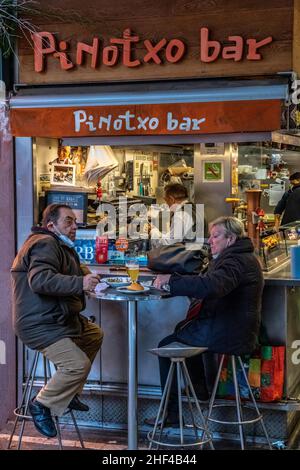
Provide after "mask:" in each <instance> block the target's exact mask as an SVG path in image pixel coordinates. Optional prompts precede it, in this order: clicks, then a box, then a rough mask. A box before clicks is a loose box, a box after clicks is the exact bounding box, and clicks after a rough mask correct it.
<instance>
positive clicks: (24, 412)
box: [7, 351, 84, 450]
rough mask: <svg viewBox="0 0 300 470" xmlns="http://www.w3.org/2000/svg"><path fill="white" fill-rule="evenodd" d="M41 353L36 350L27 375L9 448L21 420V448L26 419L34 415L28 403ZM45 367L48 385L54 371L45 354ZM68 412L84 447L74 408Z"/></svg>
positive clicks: (18, 447)
mask: <svg viewBox="0 0 300 470" xmlns="http://www.w3.org/2000/svg"><path fill="white" fill-rule="evenodd" d="M40 354H41V353H40V352H39V351H36V352H35V354H34V358H33V361H32V364H31V367H30V371H29V374H28V377H27V380H26V384H25V387H24V391H23V395H22V401H21V405H20V406H19V407H17V408H16V409H15V410H14V414H15V416H16V419H15V422H14V426H13V429H12V432H11V434H10V438H9V441H8V445H7V449H10V448H11V444H12V440H13V437H14V435H15V432H16V428H17V424H18V423H19V422H21V427H20V432H19V439H18V445H17V449H18V450H20V449H21V444H22V438H23V434H24V429H25V424H26V421H30V420H31V421H32V417H31V416H30V414H29V412H28V404H29V401H30V398H31V394H32V389H33V385H34V380H35V376H36V370H37V365H38V360H39V356H40ZM43 369H44V384H45V385H46V384H47V381H48V378H51V377H52V373H51V366H50V361H49V360H48V359H47V358H46V357H44V356H43ZM67 413H70V415H71V418H72V421H73V424H74V427H75V430H76V433H77V435H78V439H79V442H80V445H81V447H82V448H83V449H84V442H83V439H82V436H81V433H80V431H79V428H78V424H77V421H76V418H75V416H74V413H73V411H72V410H68V411H67ZM54 420H55V424H56V429H57V440H58V445H59V449H60V450H62V449H63V446H62V439H61V430H60V424H59V419H58V417H57V416H54Z"/></svg>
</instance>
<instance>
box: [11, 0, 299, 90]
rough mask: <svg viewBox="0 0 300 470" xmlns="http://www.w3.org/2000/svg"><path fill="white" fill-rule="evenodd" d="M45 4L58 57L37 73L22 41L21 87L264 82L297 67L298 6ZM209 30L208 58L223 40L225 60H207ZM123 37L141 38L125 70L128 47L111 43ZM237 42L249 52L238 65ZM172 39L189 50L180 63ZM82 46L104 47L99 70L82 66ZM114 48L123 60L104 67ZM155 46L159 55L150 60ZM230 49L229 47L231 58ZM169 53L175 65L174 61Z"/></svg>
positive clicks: (125, 1) (118, 1) (86, 60)
mask: <svg viewBox="0 0 300 470" xmlns="http://www.w3.org/2000/svg"><path fill="white" fill-rule="evenodd" d="M40 4H41V7H40V8H41V10H40V11H38V13H37V16H36V17H35V18H33V21H34V23H35V24H36V25H37V30H38V31H40V32H49V33H51V34H54V36H55V40H56V43H55V50H56V52H55V53H51V54H46V56H45V62H46V64H45V70H44V71H42V72H36V71H35V63H34V54H33V49H32V47H31V46H30V45H29V44H28V42H27V41H25V40H23V41H21V43H20V45H19V59H20V75H19V82H20V83H22V84H51V83H82V82H107V81H129V80H158V79H180V78H202V77H235V76H257V75H270V74H275V73H277V72H283V71H289V70H291V69H292V40H293V1H292V0H286V1H285V2H283V1H282V0H264V2H261V1H259V0H252V1H247V2H240V1H238V0H226V1H224V0H213V1H210V2H207V1H205V0H199V1H197V2H190V1H182V0H161V1H160V2H144V1H143V0H110V1H108V0H98V1H96V2H95V1H94V0H85V2H82V1H80V0H69V1H67V0H66V1H64V2H63V6H62V3H61V1H60V0H52V1H51V2H50V4H49V2H47V1H46V0H41V2H40ZM202 28H207V29H208V31H209V40H211V41H213V42H212V43H210V44H209V45H210V46H212V47H211V48H210V49H208V53H209V54H212V53H213V46H214V45H215V44H216V41H218V42H219V44H220V46H221V51H220V54H219V55H218V57H217V58H216V59H215V60H213V61H209V62H205V61H204V60H201V47H202V46H203V44H202V42H203V41H202V42H201V37H200V31H201V29H202ZM124 31H130V35H132V36H136V37H138V40H136V42H133V43H131V45H130V46H128V44H127V46H128V47H130V48H131V51H130V53H128V51H127V59H128V57H129V59H128V60H130V62H131V63H130V65H129V66H126V65H124V54H125V53H124V50H123V49H122V46H116V45H115V44H114V43H111V40H112V39H116V38H119V39H120V38H122V37H123V35H124ZM236 37H240V38H241V39H239V40H238V42H239V45H240V46H241V42H242V46H243V50H242V52H241V58H240V60H236V59H237V56H236V57H235V59H234V58H229V57H230V56H231V55H232V54H230V48H234V45H235V44H236V39H234V38H236ZM270 37H271V38H272V41H271V42H270V43H268V44H266V45H264V46H263V47H261V49H259V51H258V52H259V54H260V55H261V57H260V58H257V59H255V60H248V59H247V57H248V50H247V48H248V43H247V41H248V40H249V39H250V40H251V39H252V41H253V40H256V41H262V40H264V39H265V38H270ZM93 39H94V40H95V41H96V42H95V43H93ZM202 39H203V38H202ZM172 40H173V41H174V40H177V41H180V42H181V43H182V44H184V48H185V49H184V51H183V53H182V56H181V57H180V54H179V56H178V57H180V60H178V61H177V59H176V43H172V44H173V46H174V47H169V49H168V51H167V50H166V49H167V47H168V44H169V43H170V41H172ZM145 41H146V42H147V47H148V49H147V47H146V46H145ZM161 41H162V42H161ZM78 42H83V43H84V44H85V45H90V46H91V45H92V44H94V46H95V47H96V46H97V47H98V54H97V57H94V59H95V60H94V64H92V63H91V62H92V57H91V56H90V54H85V53H84V54H83V55H82V63H81V65H76V50H77V45H78ZM46 43H47V41H46V42H45V46H46V45H47V44H46ZM96 43H97V44H96ZM172 44H171V46H172ZM201 44H202V45H201ZM112 46H113V47H119V48H120V50H119V59H118V60H117V62H116V63H115V64H114V65H105V64H104V63H103V51H104V49H105V47H112ZM155 47H157V54H153V55H152V57H151V54H150V56H149V54H148V56H147V52H148V53H149V50H150V51H151V50H152V51H153V48H155ZM224 48H227V52H225V54H223V55H224V56H225V58H224V57H223V56H222V50H223V49H224ZM228 48H229V49H228ZM106 52H107V51H106ZM108 52H109V51H108ZM108 52H107V54H108ZM62 53H65V54H66V61H65V67H66V69H63V68H62V66H61V62H60V58H61V57H62ZM128 54H129V55H128ZM167 54H169V58H170V57H171V58H172V56H173V59H174V60H175V62H173V63H172V62H170V61H168V60H167V59H166V57H167ZM104 56H105V53H104ZM145 56H146V61H145ZM174 56H175V58H174ZM226 56H227V58H226ZM104 59H105V57H104ZM106 59H107V57H106ZM106 59H105V60H106ZM157 62H159V63H157ZM70 64H73V65H74V64H75V65H74V66H71V65H70ZM69 65H70V68H69Z"/></svg>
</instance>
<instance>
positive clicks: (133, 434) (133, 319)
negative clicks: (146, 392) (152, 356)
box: [127, 300, 138, 450]
mask: <svg viewBox="0 0 300 470" xmlns="http://www.w3.org/2000/svg"><path fill="white" fill-rule="evenodd" d="M127 308H128V410H127V411H128V450H135V449H137V448H138V444H137V431H138V429H137V335H136V323H137V303H136V301H135V300H129V301H128V305H127Z"/></svg>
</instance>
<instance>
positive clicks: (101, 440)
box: [0, 421, 265, 451]
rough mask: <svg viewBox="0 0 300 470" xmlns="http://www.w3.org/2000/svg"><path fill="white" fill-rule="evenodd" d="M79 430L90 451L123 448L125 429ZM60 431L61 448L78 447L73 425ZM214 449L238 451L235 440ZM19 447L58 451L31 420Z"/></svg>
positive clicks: (0, 445)
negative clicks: (123, 430) (122, 430)
mask: <svg viewBox="0 0 300 470" xmlns="http://www.w3.org/2000/svg"><path fill="white" fill-rule="evenodd" d="M12 427H13V422H12V421H10V422H8V424H7V426H6V427H5V428H3V429H1V430H0V450H6V449H7V444H8V440H9V437H10V432H11V430H12ZM80 432H81V435H82V438H83V441H84V444H85V447H86V449H91V450H104V451H107V450H111V451H114V450H126V448H127V436H126V433H125V432H121V431H108V430H102V429H95V428H87V427H85V428H84V427H82V426H81V427H80ZM61 434H62V440H63V447H64V449H65V450H81V447H80V443H79V441H78V438H77V434H76V432H75V431H74V427H73V426H70V425H66V424H61ZM17 439H18V435H17V436H16V435H15V436H14V440H13V444H12V449H11V450H16V445H17ZM214 444H215V448H216V449H219V450H238V449H239V448H240V447H239V443H238V442H229V441H222V440H220V441H216V442H215V443H214ZM147 447H148V443H147V440H146V435H144V436H142V438H141V439H140V441H139V449H141V450H143V449H145V450H146V449H147ZM21 448H22V449H23V450H58V442H57V439H56V438H52V439H48V438H46V437H43V436H42V435H41V434H39V433H38V432H37V431H36V429H35V428H34V426H33V424H32V423H31V422H27V423H26V427H25V432H24V435H23V439H22V447H21ZM247 448H249V449H253V450H260V449H264V448H265V446H259V445H256V446H253V445H249V446H247Z"/></svg>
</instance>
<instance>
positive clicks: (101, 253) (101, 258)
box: [96, 237, 108, 264]
mask: <svg viewBox="0 0 300 470" xmlns="http://www.w3.org/2000/svg"><path fill="white" fill-rule="evenodd" d="M107 260H108V238H107V237H96V262H97V263H99V264H103V263H106V261H107Z"/></svg>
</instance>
